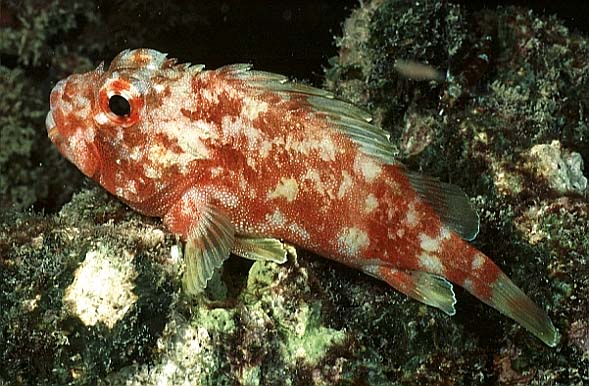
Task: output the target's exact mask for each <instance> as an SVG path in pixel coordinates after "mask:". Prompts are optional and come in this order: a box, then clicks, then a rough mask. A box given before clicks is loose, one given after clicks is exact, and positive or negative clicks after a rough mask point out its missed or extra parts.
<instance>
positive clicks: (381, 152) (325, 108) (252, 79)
mask: <svg viewBox="0 0 589 386" xmlns="http://www.w3.org/2000/svg"><path fill="white" fill-rule="evenodd" d="M221 69H222V70H223V71H229V72H230V73H231V75H232V76H234V77H236V78H238V79H241V80H244V81H246V82H248V85H249V86H250V87H252V88H254V89H258V90H260V91H273V92H275V93H277V94H281V95H284V96H285V97H289V96H292V95H305V96H306V97H307V102H308V103H309V104H310V105H311V106H312V107H313V108H314V109H315V112H317V113H319V114H324V115H325V118H326V119H327V120H328V121H329V122H330V123H331V124H332V127H333V128H334V129H335V130H338V131H340V132H342V133H343V134H345V135H347V136H348V137H349V138H350V139H351V140H352V141H354V142H355V143H356V144H357V145H358V146H359V147H360V150H362V152H364V153H365V154H368V155H371V156H373V157H375V158H377V159H379V160H380V161H381V162H383V163H385V164H394V163H395V156H396V155H397V154H398V151H397V150H396V149H395V147H394V146H393V144H391V142H389V134H388V133H387V132H386V131H384V130H382V129H381V128H379V127H377V126H375V125H373V124H371V123H370V122H371V121H372V116H371V115H370V113H368V112H366V111H364V110H362V109H361V108H359V107H357V106H354V105H353V104H351V103H348V102H344V101H341V100H339V99H336V97H335V96H334V95H333V94H332V93H331V92H329V91H325V90H322V89H319V88H316V87H312V86H307V85H305V84H301V83H295V82H291V81H289V80H288V78H287V77H286V76H283V75H279V74H273V73H270V72H264V71H254V70H251V65H245V64H239V65H231V66H225V67H222V68H221Z"/></svg>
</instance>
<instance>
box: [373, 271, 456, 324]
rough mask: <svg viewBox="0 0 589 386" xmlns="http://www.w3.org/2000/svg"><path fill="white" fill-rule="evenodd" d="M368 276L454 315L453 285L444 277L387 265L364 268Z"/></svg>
mask: <svg viewBox="0 0 589 386" xmlns="http://www.w3.org/2000/svg"><path fill="white" fill-rule="evenodd" d="M363 271H364V272H366V273H367V274H369V275H371V276H374V277H376V278H378V279H381V280H383V281H385V282H387V283H388V284H389V285H390V286H391V287H393V288H394V289H396V290H397V291H399V292H402V293H404V294H405V295H407V296H409V297H410V298H412V299H415V300H417V301H419V302H421V303H424V304H427V305H428V306H432V307H435V308H439V309H440V310H442V311H444V312H445V313H446V314H448V315H454V314H455V313H456V309H455V308H454V304H456V297H455V296H454V290H453V287H452V283H450V282H449V281H447V280H446V279H444V278H443V277H440V276H436V275H432V274H430V273H427V272H422V271H404V270H399V269H395V268H392V267H388V266H385V265H370V266H367V267H364V268H363Z"/></svg>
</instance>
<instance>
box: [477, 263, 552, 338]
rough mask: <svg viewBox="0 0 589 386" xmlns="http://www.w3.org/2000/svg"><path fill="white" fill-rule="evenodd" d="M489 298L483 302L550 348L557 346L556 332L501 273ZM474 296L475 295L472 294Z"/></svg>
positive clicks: (538, 310) (493, 284) (543, 314)
mask: <svg viewBox="0 0 589 386" xmlns="http://www.w3.org/2000/svg"><path fill="white" fill-rule="evenodd" d="M490 287H491V296H490V297H489V298H488V299H484V298H480V299H481V300H482V301H483V302H485V303H487V304H488V305H490V306H491V307H493V308H495V309H497V310H499V311H500V312H501V313H503V314H505V315H507V316H509V317H510V318H512V319H513V320H515V321H516V322H518V323H519V324H521V325H522V326H524V327H525V328H526V329H527V330H528V331H530V332H531V333H532V334H534V335H536V336H537V337H538V338H539V339H540V340H542V342H544V343H546V344H547V345H548V346H550V347H554V346H556V345H557V344H558V341H559V339H560V337H559V334H558V331H557V330H556V328H555V327H554V325H553V324H552V321H551V320H550V318H549V317H548V315H546V313H545V312H544V311H543V310H542V309H540V308H539V307H538V306H537V305H536V304H535V303H534V302H533V301H532V300H531V299H530V298H529V297H528V296H527V295H526V294H525V293H524V292H523V291H522V290H520V289H519V288H518V287H517V286H516V285H515V284H514V283H513V282H512V281H511V280H510V279H509V278H508V277H507V275H506V274H504V273H503V272H501V273H500V274H499V276H498V277H497V279H496V280H495V281H494V282H493V283H492V284H491V286H490ZM474 295H475V296H476V294H474Z"/></svg>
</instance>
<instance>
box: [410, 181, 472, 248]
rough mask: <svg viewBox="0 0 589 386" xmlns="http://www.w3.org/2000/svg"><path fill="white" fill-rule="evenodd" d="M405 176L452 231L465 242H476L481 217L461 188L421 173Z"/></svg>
mask: <svg viewBox="0 0 589 386" xmlns="http://www.w3.org/2000/svg"><path fill="white" fill-rule="evenodd" d="M405 174H406V175H407V177H408V178H409V182H410V183H411V186H412V187H413V189H415V191H417V193H418V194H419V196H420V197H421V198H422V199H423V200H424V201H425V202H427V203H428V204H430V205H431V206H432V208H433V209H434V210H435V211H436V213H437V214H438V215H439V216H440V218H441V219H442V221H443V222H444V223H445V224H446V225H447V226H448V227H449V228H450V229H452V230H453V231H454V232H455V233H457V234H458V235H460V237H462V238H463V239H465V240H469V241H470V240H474V238H475V237H476V236H477V234H478V233H479V216H478V214H477V212H476V211H475V210H474V208H473V207H472V205H471V203H470V200H469V199H468V196H467V195H466V193H464V192H463V191H462V189H460V187H458V186H456V185H453V184H448V183H445V182H440V181H438V180H437V179H435V178H433V177H428V176H424V175H422V174H420V173H415V172H410V171H406V172H405Z"/></svg>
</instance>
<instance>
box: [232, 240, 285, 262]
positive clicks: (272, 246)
mask: <svg viewBox="0 0 589 386" xmlns="http://www.w3.org/2000/svg"><path fill="white" fill-rule="evenodd" d="M231 252H232V253H234V254H236V255H237V256H240V257H243V258H246V259H250V260H262V261H271V262H274V263H277V264H282V263H284V262H286V260H287V255H288V251H287V249H286V248H285V245H284V244H283V243H282V242H281V241H280V240H278V239H274V238H269V237H250V236H241V235H240V236H237V237H236V238H235V244H234V245H233V249H232V250H231Z"/></svg>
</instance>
